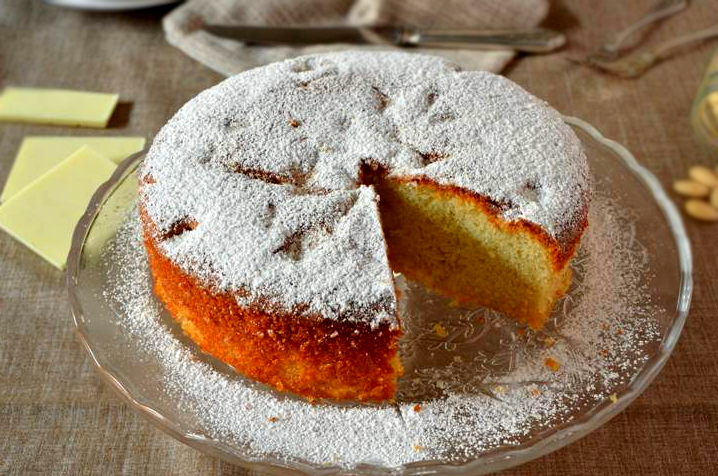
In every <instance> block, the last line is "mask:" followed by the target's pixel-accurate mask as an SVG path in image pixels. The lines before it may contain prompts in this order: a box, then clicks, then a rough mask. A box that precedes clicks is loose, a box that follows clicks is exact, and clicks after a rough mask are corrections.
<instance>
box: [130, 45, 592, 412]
mask: <svg viewBox="0 0 718 476" xmlns="http://www.w3.org/2000/svg"><path fill="white" fill-rule="evenodd" d="M140 188H141V190H140V214H141V218H142V221H143V224H144V230H145V245H146V248H147V251H148V255H149V260H150V266H151V270H152V274H153V277H154V280H155V290H156V292H157V294H158V295H159V297H160V298H161V299H162V300H163V301H164V302H165V304H166V305H167V307H168V309H169V311H170V313H171V314H172V315H173V317H175V318H176V319H177V320H178V321H179V322H180V323H181V325H182V327H183V329H184V330H185V332H186V333H187V334H188V335H189V336H190V337H191V338H192V339H193V340H195V342H197V343H198V345H199V346H200V347H201V348H202V349H203V350H205V351H207V352H209V353H211V354H213V355H214V356H216V357H218V358H219V359H221V360H223V361H225V362H227V363H229V364H230V365H233V366H234V367H235V368H237V369H238V370H239V371H241V372H242V373H243V374H245V375H247V376H248V377H251V378H254V379H257V380H260V381H262V382H265V383H267V384H269V385H272V386H274V387H276V388H278V389H280V390H281V389H286V390H290V391H293V392H295V393H298V394H300V395H303V396H305V397H308V398H336V399H357V400H386V399H391V398H392V397H393V395H394V391H395V388H396V379H397V377H398V376H399V375H401V371H402V370H401V364H400V361H399V359H398V356H397V346H398V339H399V337H400V335H401V322H400V317H399V316H398V315H397V294H396V290H395V287H394V278H393V272H402V273H404V274H405V275H406V276H407V277H408V278H409V279H415V280H418V281H420V282H422V283H424V284H425V285H427V286H429V287H431V288H433V289H435V290H437V291H439V292H442V293H445V294H448V295H450V296H452V297H454V298H455V299H457V300H459V301H465V302H472V303H476V304H480V305H484V306H488V307H492V308H494V309H496V310H498V311H501V312H504V313H506V314H508V315H511V316H513V317H515V318H516V319H518V320H519V321H521V322H525V323H527V324H528V325H529V326H531V327H533V328H539V327H541V325H542V324H543V322H544V321H545V319H546V318H547V317H548V315H549V314H550V312H551V309H552V307H553V304H554V302H555V301H556V299H558V298H559V297H560V296H561V295H563V293H565V291H566V289H567V287H568V284H569V283H570V269H569V266H568V264H569V261H570V259H571V257H572V256H573V254H574V251H575V249H576V246H577V245H578V242H579V240H580V237H581V234H582V232H583V230H584V228H585V227H586V226H587V214H588V205H589V201H590V178H589V171H588V166H587V163H586V159H585V156H584V154H583V151H582V149H581V144H580V142H579V140H578V138H577V137H576V136H575V135H574V133H573V132H572V130H571V129H570V128H569V127H568V126H567V125H566V124H565V123H564V122H563V120H562V119H561V117H560V115H559V114H558V113H556V112H555V111H554V110H553V109H551V108H550V107H549V106H547V105H546V104H545V103H544V102H542V101H540V100H538V99H536V98H535V97H533V96H531V95H530V94H528V93H527V92H525V91H524V90H522V89H521V88H520V87H519V86H517V85H515V84H514V83H512V82H511V81H509V80H507V79H505V78H503V77H501V76H497V75H493V74H490V73H485V72H466V71H461V70H460V68H458V67H457V66H455V65H453V64H451V63H448V62H447V61H445V60H443V59H440V58H437V57H430V56H422V55H415V54H407V53H395V52H385V53H358V52H345V53H334V54H326V55H316V56H308V57H301V58H296V59H292V60H288V61H284V62H281V63H275V64H271V65H268V66H265V67H262V68H257V69H254V70H251V71H247V72H244V73H242V74H239V75H237V76H235V77H232V78H229V79H227V80H226V81H224V82H222V83H220V84H219V85H217V86H215V87H213V88H210V89H209V90H206V91H204V92H203V93H201V94H200V95H198V96H197V97H196V98H194V99H192V100H191V101H190V102H188V103H187V104H186V105H185V106H184V107H182V109H181V110H180V111H179V112H178V113H177V114H176V115H175V116H174V117H173V118H172V119H171V120H170V121H169V122H168V123H167V125H166V126H165V127H164V128H163V129H162V130H161V131H160V133H159V134H158V135H157V137H156V138H155V140H154V142H153V144H152V147H151V149H150V151H149V153H148V155H147V158H146V160H145V163H144V166H143V168H142V171H141V184H140ZM403 318H405V319H410V318H411V316H403Z"/></svg>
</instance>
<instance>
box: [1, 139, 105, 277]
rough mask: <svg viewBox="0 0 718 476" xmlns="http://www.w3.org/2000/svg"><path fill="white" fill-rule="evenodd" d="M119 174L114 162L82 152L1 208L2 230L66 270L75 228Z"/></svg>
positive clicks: (39, 179) (85, 149)
mask: <svg viewBox="0 0 718 476" xmlns="http://www.w3.org/2000/svg"><path fill="white" fill-rule="evenodd" d="M115 168H116V166H115V164H114V163H112V162H111V161H110V160H107V159H106V158H104V157H102V156H100V155H99V154H98V153H97V152H95V151H93V150H92V149H90V148H89V147H86V146H85V147H82V148H81V149H80V150H78V151H77V152H75V153H74V154H72V155H71V156H70V157H68V158H67V159H66V160H64V161H63V162H61V163H60V164H59V165H57V166H55V167H54V168H52V169H51V170H50V171H48V172H47V173H46V174H44V175H43V176H42V177H40V178H38V179H37V180H35V181H34V182H32V183H31V184H30V185H28V186H27V187H25V188H23V189H22V190H21V191H19V192H18V193H17V194H15V195H14V196H13V197H12V198H10V199H9V200H8V201H7V202H5V203H3V204H2V205H0V228H2V229H3V230H5V231H6V232H8V233H9V234H10V235H12V236H13V237H14V238H16V239H17V240H18V241H20V242H21V243H22V244H24V245H25V246H27V247H28V248H30V249H31V250H33V251H34V252H35V253H37V254H39V255H40V256H42V257H43V258H44V259H46V260H47V261H49V262H50V263H51V264H52V265H53V266H55V267H57V268H58V269H61V270H62V269H65V263H66V260H67V254H68V252H69V251H70V244H71V241H72V234H73V232H74V230H75V225H76V224H77V221H78V220H79V219H80V217H82V214H83V213H84V212H85V209H86V208H87V204H88V202H89V201H90V198H91V197H92V194H93V193H94V192H95V190H96V189H97V187H99V186H100V185H101V184H102V183H103V182H105V181H106V180H107V179H108V178H110V176H111V175H112V172H114V170H115Z"/></svg>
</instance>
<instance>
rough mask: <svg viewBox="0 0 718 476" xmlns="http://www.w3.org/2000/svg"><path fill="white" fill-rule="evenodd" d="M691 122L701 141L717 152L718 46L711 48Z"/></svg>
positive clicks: (694, 103)
mask: <svg viewBox="0 0 718 476" xmlns="http://www.w3.org/2000/svg"><path fill="white" fill-rule="evenodd" d="M691 124H692V126H693V130H694V131H695V133H696V135H697V136H698V138H699V139H700V140H701V142H703V143H705V144H708V145H709V146H711V147H712V148H713V149H714V150H715V151H716V152H718V47H716V48H714V49H713V53H712V54H711V58H710V61H709V63H708V68H707V69H706V72H705V74H704V75H703V81H701V85H700V87H699V88H698V94H697V95H696V98H695V100H694V101H693V108H692V110H691Z"/></svg>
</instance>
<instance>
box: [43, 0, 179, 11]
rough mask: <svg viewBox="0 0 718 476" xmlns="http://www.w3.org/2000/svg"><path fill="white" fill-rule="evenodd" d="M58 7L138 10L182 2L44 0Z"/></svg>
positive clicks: (169, 0)
mask: <svg viewBox="0 0 718 476" xmlns="http://www.w3.org/2000/svg"><path fill="white" fill-rule="evenodd" d="M43 1H44V2H45V3H49V4H50V5H56V6H58V7H67V8H75V9H77V10H104V11H120V10H136V9H138V8H148V7H156V6H159V5H168V4H170V3H177V2H179V1H180V0H43Z"/></svg>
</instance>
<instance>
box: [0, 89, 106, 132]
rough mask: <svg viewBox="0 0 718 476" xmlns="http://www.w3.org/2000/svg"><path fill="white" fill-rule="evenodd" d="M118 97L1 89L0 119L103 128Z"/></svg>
mask: <svg viewBox="0 0 718 476" xmlns="http://www.w3.org/2000/svg"><path fill="white" fill-rule="evenodd" d="M118 99H119V95H118V94H106V93H88V92H83V91H69V90H63V89H34V88H5V90H4V91H3V93H2V94H0V121H7V122H30V123H36V124H56V125H64V126H81V127H107V123H108V121H109V120H110V116H111V115H112V111H114V110H115V106H116V105H117V101H118Z"/></svg>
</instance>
